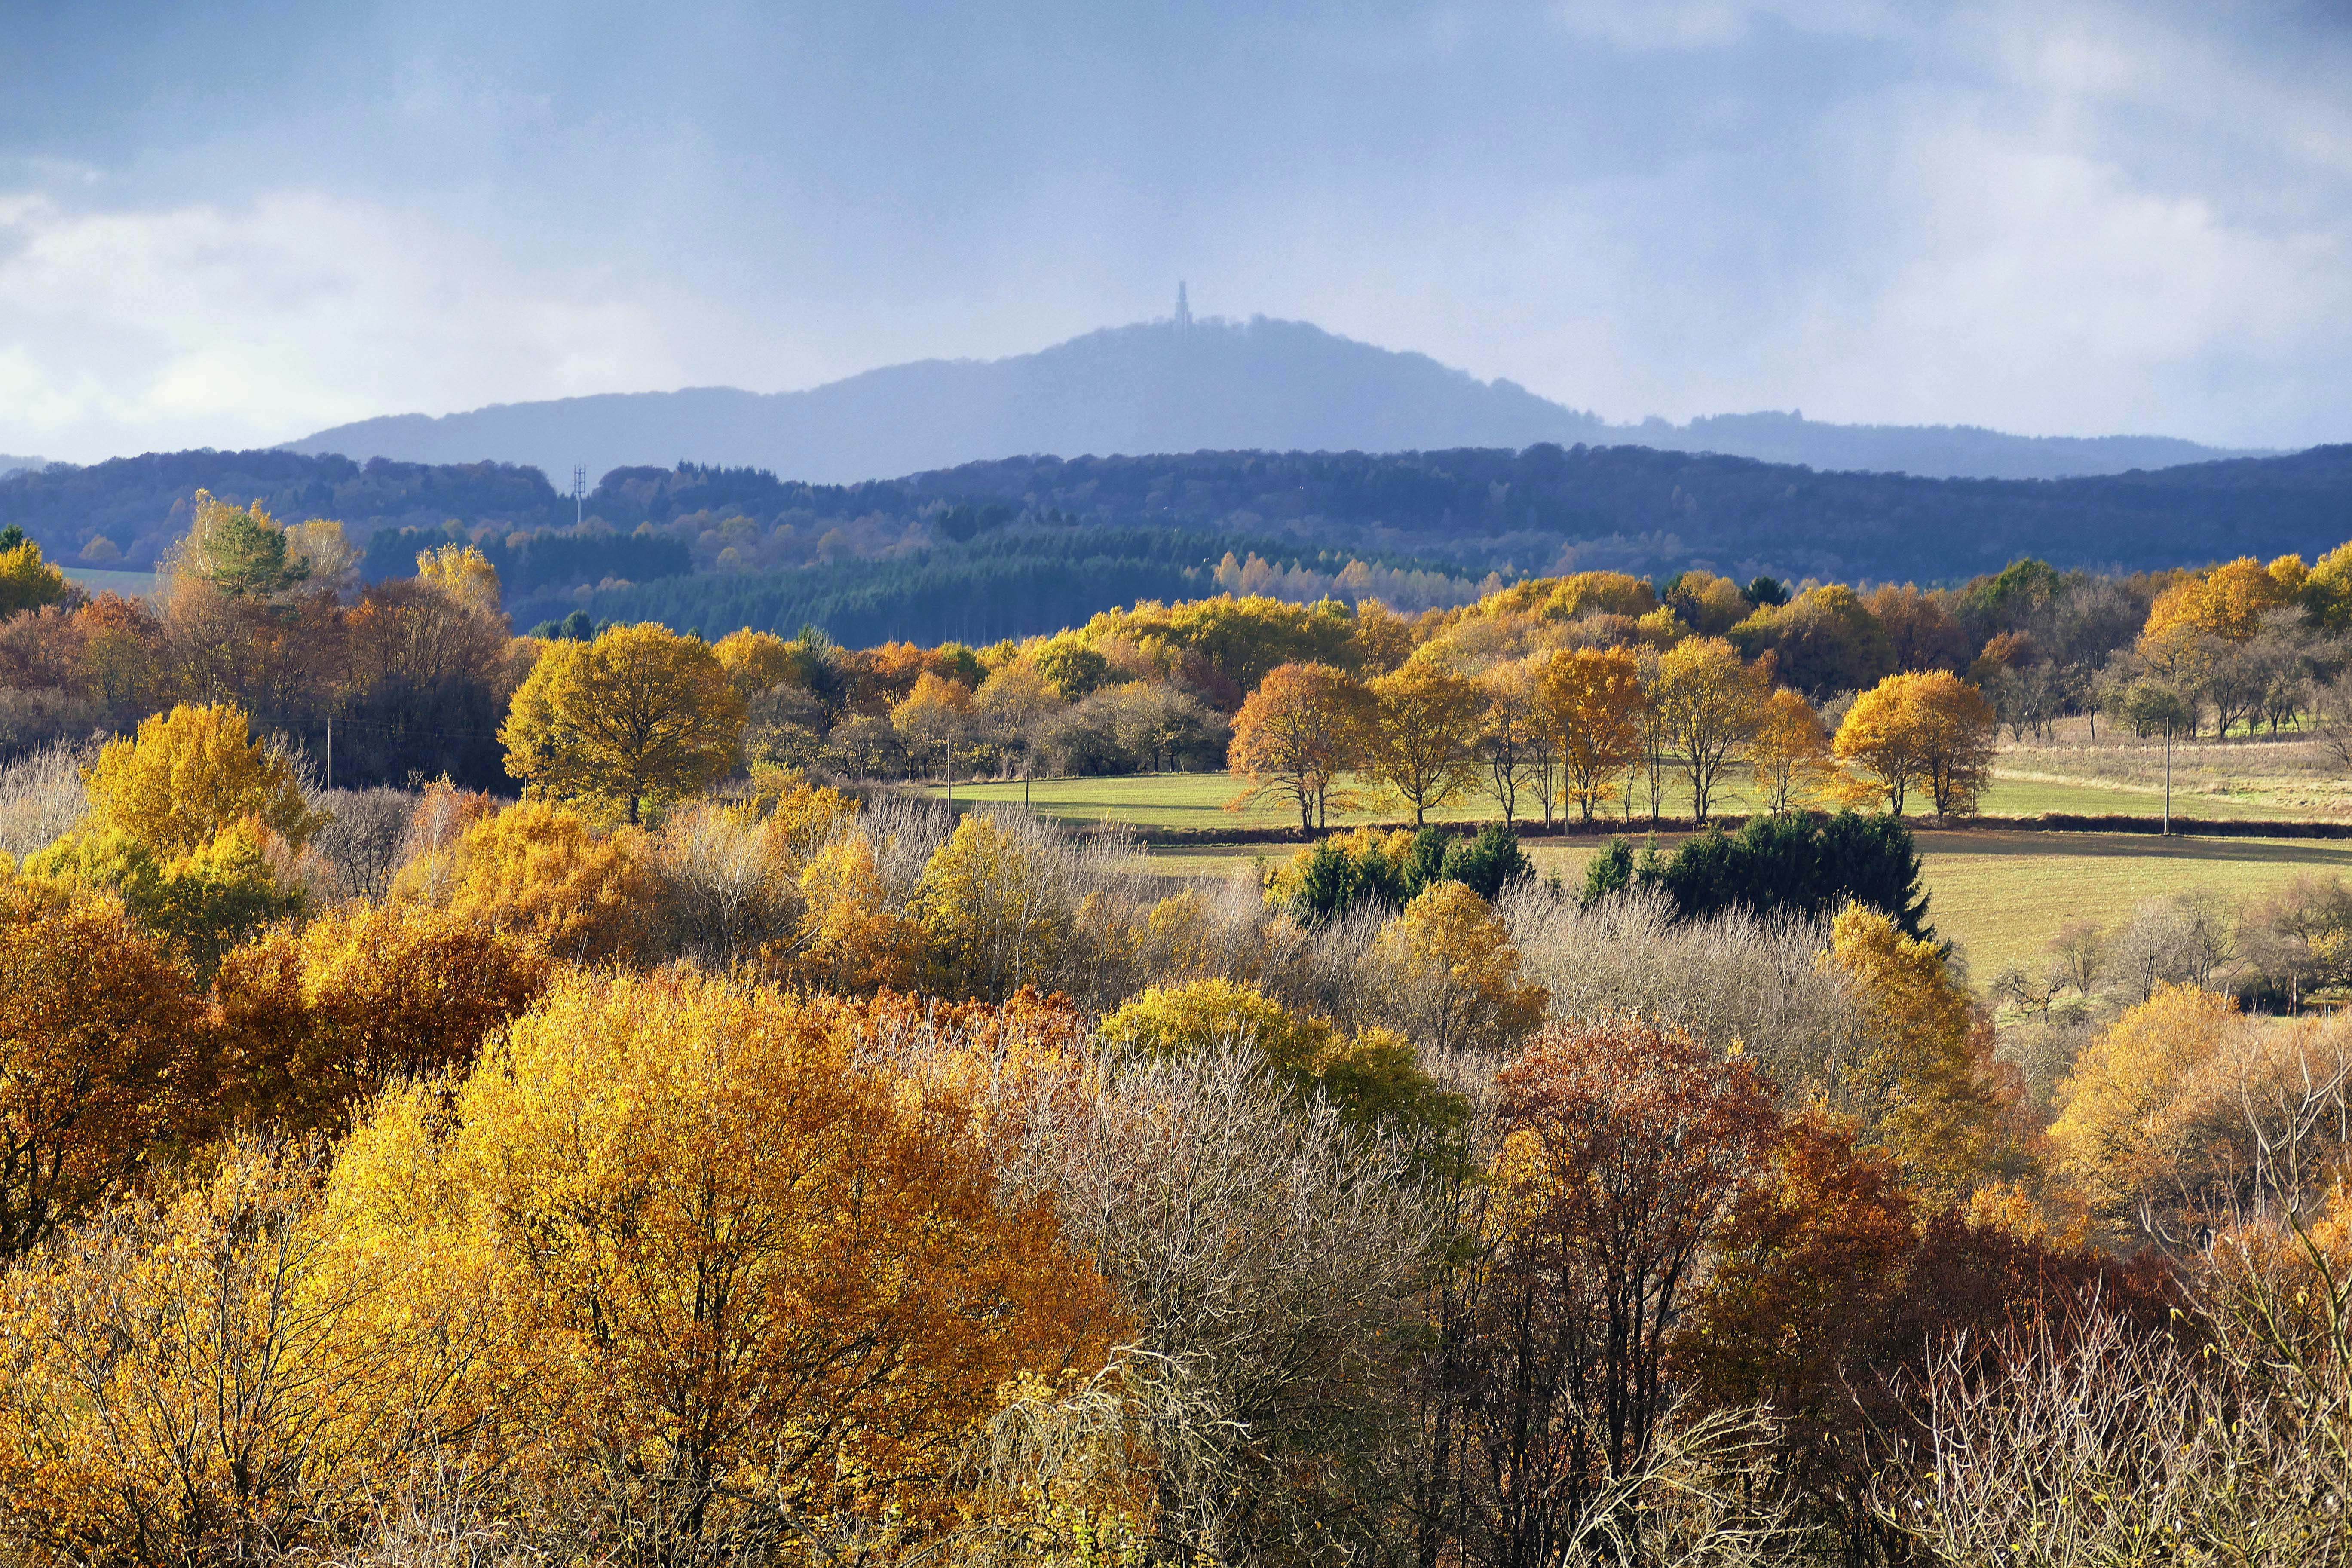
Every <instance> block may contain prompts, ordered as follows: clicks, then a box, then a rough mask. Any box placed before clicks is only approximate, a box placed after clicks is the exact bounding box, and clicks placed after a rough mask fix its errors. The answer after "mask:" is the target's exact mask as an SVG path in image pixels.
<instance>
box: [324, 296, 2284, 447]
mask: <svg viewBox="0 0 2352 1568" xmlns="http://www.w3.org/2000/svg"><path fill="white" fill-rule="evenodd" d="M1539 441H1553V442H1558V443H1559V444H1561V445H1563V446H1569V445H1573V444H1575V443H1577V442H1584V443H1587V444H1589V445H1598V446H1618V445H1633V446H1643V447H1657V448H1661V449H1665V450H1675V451H1691V452H1723V453H1729V454H1732V455H1735V456H1738V457H1747V458H1760V459H1763V460H1765V461H1769V462H1781V463H1803V464H1808V465H1810V466H1811V467H1813V468H1834V469H1840V470H1855V471H1873V472H1898V473H1908V474H1924V475H1931V476H1946V477H1950V476H1970V477H1976V478H1985V479H2053V478H2058V477H2061V476H2066V475H2077V474H2109V473H2119V472H2122V471H2124V470H2126V469H2128V468H2158V467H2162V466H2164V465H2167V464H2174V463H2193V462H2199V461H2202V460H2205V459H2208V458H2221V457H2229V456H2239V455H2242V454H2232V453H2225V452H2221V451H2218V450H2216V449H2214V448H2212V447H2200V446H2198V445H2196V444H2195V443H2193V442H2189V441H2182V440H2176V439H2171V438H2168V437H2154V436H2110V437H2096V438H2092V439H2078V438H2074V437H2024V436H2011V435H2007V434H2004V433H2002V432H2000V431H1996V430H1983V429H1976V428H1971V427H1966V426H1893V425H1831V424H1824V423H1822V422H1821V421H1818V420H1811V419H1807V418H1804V417H1803V416H1801V415H1798V414H1793V413H1790V414H1737V415H1725V416H1717V417H1714V418H1706V419H1696V420H1693V421H1692V422H1691V423H1689V424H1687V425H1674V424H1669V423H1668V422H1666V421H1664V420H1661V419H1652V420H1646V421H1643V423H1641V424H1639V425H1612V424H1609V423H1607V422H1606V421H1604V420H1602V419H1601V417H1600V416H1597V415H1594V414H1591V413H1588V412H1585V411H1582V410H1580V409H1575V408H1570V407H1567V406H1564V405H1560V404H1558V403H1554V402H1552V401H1550V400H1549V399H1547V398H1544V397H1539V396H1538V395H1536V394H1534V393H1532V392H1529V391H1528V389H1527V388H1525V387H1523V386H1519V385H1517V384H1515V383H1512V382H1509V381H1501V380H1497V381H1480V380H1479V379H1477V378H1476V377H1475V376H1473V375H1470V374H1467V373H1465V372H1463V371H1459V370H1454V369H1452V368H1450V367H1448V366H1446V365H1443V364H1440V363H1438V362H1437V361H1435V360H1433V359H1431V358H1429V357H1428V356H1427V355H1425V354H1417V353H1397V352H1395V351H1393V350H1391V349H1384V348H1378V347H1375V346H1373V345H1372V344H1370V343H1361V342H1353V341H1351V340H1349V339H1347V338H1343V337H1339V336H1337V335H1335V334H1333V333H1330V332H1327V331H1322V330H1321V329H1319V328H1318V327H1315V326H1312V325H1309V324H1308V323H1307V322H1304V321H1265V320H1263V319H1260V320H1255V321H1246V322H1241V321H1152V322H1144V323H1139V324H1137V325H1134V326H1127V327H1115V328H1110V329H1108V330H1106V331H1097V332H1088V333H1087V334H1086V335H1085V336H1083V337H1078V338H1073V339H1071V340H1070V341H1069V342H1065V343H1058V344H1056V345H1055V346H1054V347H1052V348H1048V349H1045V350H1042V351H1040V352H1038V353H1028V354H1016V355H1013V356H1012V357H1011V358H1007V359H1000V360H989V361H975V360H954V361H949V360H924V361H920V362H919V363H912V364H900V365H891V366H887V367H886V368H883V369H880V370H873V371H868V372H866V373H865V374H861V375H854V376H851V377H849V378H847V379H846V380H843V381H836V382H832V383H829V384H825V385H824V386H818V387H812V388H810V389H808V390H806V391H802V392H778V393H753V392H744V391H740V390H739V389H737V388H734V387H725V386H705V387H690V388H688V389H686V390H684V391H679V392H641V393H614V394H606V395H599V396H593V397H572V398H561V399H556V400H552V401H548V402H541V403H512V404H499V405H494V406H491V407H488V408H477V409H472V410H470V411H467V412H465V413H459V414H448V415H444V416H440V417H437V418H434V417H428V416H425V415H422V414H404V415H396V416H390V417H386V418H380V419H366V420H362V421H360V422H358V423H356V424H352V425H342V426H336V427H334V428H333V429H331V430H321V431H320V432H319V433H318V434H316V435H314V436H308V437H303V438H302V439H301V440H299V441H294V442H290V443H289V444H288V449H289V450H290V451H297V452H310V453H328V452H337V453H342V454H344V455H347V456H350V457H353V458H370V457H385V458H397V459H400V460H402V461H405V462H427V463H447V462H470V461H474V460H477V459H480V458H498V459H499V460H502V461H507V462H517V463H535V464H538V465H540V466H541V467H542V468H545V469H546V470H547V471H548V472H549V473H551V474H563V473H569V472H571V471H572V465H573V464H575V463H583V462H584V463H588V464H590V465H593V467H592V471H594V470H595V469H596V468H604V467H608V466H612V465H614V464H646V463H662V464H667V463H670V462H673V461H675V460H677V458H681V457H684V458H693V459H695V460H697V461H699V462H704V463H715V464H719V465H723V466H748V467H757V468H769V469H772V470H773V471H775V472H777V473H780V474H793V475H796V476H798V477H800V478H803V479H818V480H826V481H852V480H856V479H865V478H866V477H868V476H871V475H875V474H904V473H912V472H915V471H918V470H920V469H926V468H946V467H950V466H952V465H956V464H961V463H966V462H971V461H975V460H981V459H985V458H998V457H1003V456H1004V455H1005V454H1007V453H1013V452H1057V453H1061V454H1063V455H1065V456H1075V455H1077V454H1081V453H1114V452H1127V453H1139V452H1189V451H1194V450H1212V451H1236V450H1243V449H1263V450H1268V451H1328V452H1343V451H1364V452H1404V451H1415V450H1418V451H1428V450H1432V449H1436V448H1445V447H1510V448H1512V449H1514V450H1516V449H1517V448H1519V447H1526V446H1528V445H1531V444H1533V443H1536V442H1539Z"/></svg>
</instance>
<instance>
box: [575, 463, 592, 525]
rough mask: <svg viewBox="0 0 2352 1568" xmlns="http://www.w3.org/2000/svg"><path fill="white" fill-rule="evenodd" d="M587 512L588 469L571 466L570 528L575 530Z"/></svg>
mask: <svg viewBox="0 0 2352 1568" xmlns="http://www.w3.org/2000/svg"><path fill="white" fill-rule="evenodd" d="M587 510H588V468H587V466H586V465H585V464H583V463H574V464H572V527H573V528H574V529H577V528H578V527H579V526H580V524H581V521H582V520H583V518H584V517H585V515H586V513H587Z"/></svg>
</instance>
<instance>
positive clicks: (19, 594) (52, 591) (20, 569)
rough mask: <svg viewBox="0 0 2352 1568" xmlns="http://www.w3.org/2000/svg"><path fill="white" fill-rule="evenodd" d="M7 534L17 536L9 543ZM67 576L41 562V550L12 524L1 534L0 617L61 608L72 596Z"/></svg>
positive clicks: (71, 585) (72, 592)
mask: <svg viewBox="0 0 2352 1568" xmlns="http://www.w3.org/2000/svg"><path fill="white" fill-rule="evenodd" d="M8 534H15V535H16V539H15V540H14V541H13V542H12V541H10V540H9V539H8V538H7V535H8ZM73 595H74V588H73V584H70V583H68V582H67V581H66V574H64V573H63V572H61V571H59V570H58V568H57V567H55V566H52V565H50V564H49V563H47V561H44V560H43V559H41V547H40V546H39V545H37V544H36V543H34V542H32V541H31V540H29V539H26V537H25V536H24V531H22V530H21V529H18V528H16V526H14V525H13V524H12V525H11V526H10V527H8V528H7V529H6V530H5V531H0V618H5V617H6V616H13V615H15V614H16V613H17V612H18V611H19V610H37V609H40V608H41V607H43V606H44V605H62V604H64V603H65V602H66V601H67V600H68V599H70V598H72V597H73Z"/></svg>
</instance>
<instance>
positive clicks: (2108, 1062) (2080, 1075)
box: [2050, 985, 2294, 1227]
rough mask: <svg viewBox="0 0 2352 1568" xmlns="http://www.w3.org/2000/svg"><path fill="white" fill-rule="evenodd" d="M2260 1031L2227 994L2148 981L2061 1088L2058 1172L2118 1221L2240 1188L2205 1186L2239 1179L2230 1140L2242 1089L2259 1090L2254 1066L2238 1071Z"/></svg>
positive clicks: (2055, 1139) (2238, 1136) (2237, 1141)
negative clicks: (2142, 998) (2147, 990)
mask: <svg viewBox="0 0 2352 1568" xmlns="http://www.w3.org/2000/svg"><path fill="white" fill-rule="evenodd" d="M2262 1032H2264V1031H2263V1030H2262V1026H2259V1025H2256V1024H2254V1023H2253V1022H2252V1021H2251V1020H2249V1019H2247V1018H2245V1017H2244V1016H2242V1015H2241V1014H2240V1013H2239V1011H2238V1007H2237V1004H2236V1003H2234V1002H2232V1001H2231V999H2230V998H2228V997H2226V996H2221V995H2217V994H2214V993H2212V992H2210V991H2203V990H2200V989H2198V988H2197V987H2195V986H2191V985H2158V987H2157V988H2156V991H2155V993H2154V994H2152V995H2150V996H2149V997H2148V999H2147V1001H2146V1002H2143V1003H2141V1004H2140V1005H2138V1006H2137V1007H2134V1008H2132V1009H2131V1010H2129V1011H2128V1012H2126V1013H2125V1014H2124V1015H2123V1016H2121V1017H2119V1018H2117V1019H2116V1021H2115V1022H2114V1023H2113V1024H2110V1025H2109V1026H2107V1027H2106V1028H2105V1029H2103V1030H2101V1031H2100V1032H2099V1034H2098V1035H2097V1036H2096V1037H2095V1038H2094V1039H2093V1040H2092V1041H2091V1043H2090V1044H2089V1045H2088V1046H2086V1047H2084V1049H2083V1054H2082V1056H2081V1057H2080V1058H2077V1060H2076V1061H2075V1063H2074V1072H2073V1073H2072V1074H2071V1075H2070V1076H2069V1077H2068V1078H2067V1079H2066V1081H2065V1082H2064V1083H2063V1084H2061V1085H2060V1086H2059V1089H2058V1104H2059V1113H2058V1119H2057V1121H2054V1122H2053V1123H2052V1125H2051V1128H2050V1141H2051V1143H2052V1144H2053V1147H2054V1148H2055V1150H2056V1153H2057V1158H2056V1162H2055V1163H2056V1164H2057V1167H2058V1169H2059V1171H2060V1172H2061V1173H2063V1174H2064V1175H2065V1176H2066V1177H2068V1178H2069V1179H2070V1180H2072V1181H2073V1182H2074V1184H2075V1185H2076V1186H2077V1187H2079V1188H2080V1189H2081V1190H2082V1193H2083V1194H2084V1197H2085V1198H2087V1199H2088V1200H2089V1201H2090V1204H2091V1206H2092V1208H2093V1209H2094V1210H2095V1212H2096V1213H2097V1214H2099V1215H2101V1216H2102V1217H2103V1218H2105V1219H2107V1220H2108V1221H2110V1222H2112V1223H2114V1224H2116V1225H2117V1226H2124V1227H2128V1226H2131V1225H2132V1224H2133V1223H2134V1222H2135V1221H2136V1220H2137V1217H2138V1214H2139V1211H2140V1210H2141V1208H2142V1206H2143V1205H2157V1206H2158V1207H2159V1208H2162V1209H2165V1210H2173V1209H2178V1208H2182V1207H2187V1206H2191V1205H2196V1204H2198V1203H2200V1202H2201V1201H2203V1200H2205V1199H2207V1198H2209V1197H2210V1198H2217V1199H2220V1200H2222V1201H2226V1200H2227V1199H2228V1198H2229V1197H2231V1196H2238V1195H2243V1194H2240V1193H2236V1192H2229V1191H2224V1192H2221V1193H2214V1192H2211V1191H2210V1188H2211V1187H2212V1186H2213V1185H2215V1184H2217V1183H2218V1184H2223V1185H2225V1186H2227V1187H2235V1186H2236V1185H2237V1183H2236V1182H2235V1181H2234V1180H2232V1176H2233V1173H2231V1171H2230V1170H2229V1167H2230V1166H2231V1163H2233V1159H2232V1157H2233V1155H2234V1154H2235V1153H2236V1152H2237V1151H2236V1150H2235V1149H2233V1148H2231V1147H2230V1146H2231V1145H2242V1143H2244V1142H2246V1141H2247V1140H2248V1139H2249V1138H2250V1136H2251V1135H2252V1133H2253V1132H2254V1131H2255V1129H2254V1128H2253V1127H2252V1126H2251V1125H2250V1124H2249V1123H2248V1122H2247V1121H2246V1119H2245V1117H2244V1115H2243V1110H2244V1104H2243V1101H2242V1099H2241V1094H2242V1091H2244V1090H2247V1089H2254V1088H2256V1087H2257V1085H2256V1083H2255V1082H2254V1080H2255V1079H2257V1078H2259V1076H2260V1075H2259V1074H2258V1073H2253V1072H2248V1071H2246V1070H2244V1069H2245V1068H2247V1067H2248V1065H2249V1064H2248V1062H2247V1060H2246V1058H2247V1057H2248V1055H2249V1047H2252V1046H2254V1045H2255V1044H2256V1043H2257V1042H2256V1040H2255V1037H2256V1035H2257V1034H2258V1033H2262ZM2276 1032H2277V1033H2279V1034H2281V1035H2284V1036H2287V1037H2292V1036H2293V1035H2294V1029H2293V1028H2292V1026H2281V1027H2280V1028H2279V1029H2278V1030H2277V1031H2276ZM2217 1069H2218V1070H2217Z"/></svg>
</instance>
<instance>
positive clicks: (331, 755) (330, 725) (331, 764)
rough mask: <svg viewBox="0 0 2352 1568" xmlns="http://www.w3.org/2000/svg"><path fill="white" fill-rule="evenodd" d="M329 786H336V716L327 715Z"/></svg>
mask: <svg viewBox="0 0 2352 1568" xmlns="http://www.w3.org/2000/svg"><path fill="white" fill-rule="evenodd" d="M327 787H328V788H329V789H332V788H334V787H335V716H334V715H333V714H331V713H330V714H328V715H327Z"/></svg>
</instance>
